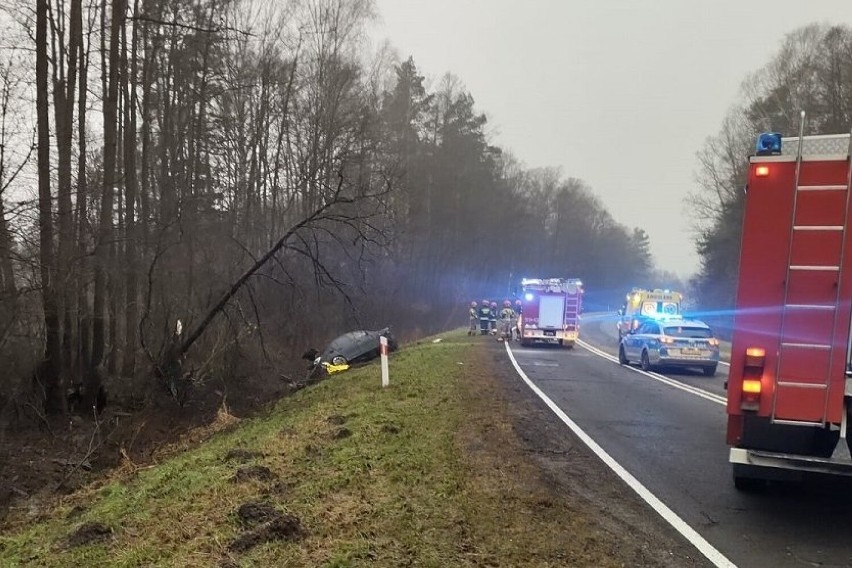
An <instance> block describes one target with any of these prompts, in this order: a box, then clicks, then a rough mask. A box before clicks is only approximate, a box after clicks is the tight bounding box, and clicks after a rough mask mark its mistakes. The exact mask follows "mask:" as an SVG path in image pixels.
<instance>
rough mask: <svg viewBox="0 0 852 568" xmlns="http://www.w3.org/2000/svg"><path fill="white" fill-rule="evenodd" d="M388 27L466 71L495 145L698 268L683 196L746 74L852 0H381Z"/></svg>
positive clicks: (415, 48) (409, 47)
mask: <svg viewBox="0 0 852 568" xmlns="http://www.w3.org/2000/svg"><path fill="white" fill-rule="evenodd" d="M377 7H378V11H379V17H380V22H379V23H378V25H377V26H376V35H377V37H378V38H381V39H388V40H389V41H390V42H391V43H392V44H393V45H394V46H395V47H396V48H397V50H398V52H399V55H400V57H401V58H403V59H404V58H406V57H408V56H409V55H412V56H414V60H415V63H416V64H417V65H418V68H419V69H420V72H421V73H423V74H425V75H426V76H427V77H431V78H437V77H439V76H440V75H443V74H444V73H445V72H448V71H449V72H451V73H453V74H455V75H457V76H458V77H459V78H460V79H461V80H462V81H463V82H464V84H465V86H466V87H467V89H468V90H469V91H470V92H471V93H472V94H473V96H474V98H475V100H476V102H477V105H478V107H479V109H480V110H481V111H484V112H485V113H486V114H487V115H488V118H489V122H490V129H491V131H492V132H493V133H494V141H495V142H496V143H497V144H498V145H500V146H503V147H506V148H509V149H511V150H512V151H513V152H514V154H515V155H516V156H517V157H518V158H519V159H521V160H522V161H524V162H525V163H526V164H527V165H528V166H532V167H538V166H559V167H561V168H562V170H563V172H564V173H565V174H566V175H568V176H574V177H579V178H582V179H584V180H586V181H587V182H588V183H589V184H590V185H591V186H592V188H593V189H594V191H595V192H596V193H597V194H598V195H599V196H600V197H601V198H602V199H603V201H604V203H605V204H606V206H607V207H608V208H609V210H610V212H611V213H612V214H613V216H614V217H615V218H616V219H617V220H618V221H620V222H622V223H624V224H626V225H628V226H631V227H632V226H639V227H642V228H644V229H645V230H646V231H648V233H649V235H650V236H651V241H652V250H653V252H654V256H655V259H656V261H657V264H658V265H659V266H660V267H661V268H664V269H667V270H672V271H675V272H678V273H679V274H681V275H687V274H691V273H692V272H694V271H695V270H696V269H697V268H698V256H697V254H696V253H695V249H694V246H693V244H692V240H691V233H690V219H689V218H688V217H686V216H685V214H684V213H685V207H684V202H683V199H684V196H685V195H686V194H687V193H688V192H689V191H691V190H693V189H694V188H695V183H694V172H695V170H696V168H697V162H696V153H697V152H700V151H701V148H702V145H703V142H704V140H705V138H706V137H707V136H709V135H712V134H715V133H716V132H717V130H718V129H719V127H720V126H721V122H722V118H723V116H724V114H725V112H726V111H727V109H728V108H729V107H730V106H731V105H732V104H733V103H735V102H736V100H737V97H738V93H739V87H740V83H741V82H742V80H743V79H745V77H746V75H747V74H748V73H750V72H751V71H755V70H757V69H758V68H760V67H762V66H763V65H764V64H765V63H767V62H768V61H769V59H770V58H771V57H772V56H773V54H774V53H775V52H776V51H777V49H778V47H779V45H780V42H781V39H782V38H783V36H784V35H785V34H786V33H787V32H789V31H792V30H793V29H795V28H796V27H799V26H801V25H805V24H809V23H812V22H826V23H832V24H835V23H836V24H840V23H844V24H852V0H775V1H771V0H767V1H765V2H748V1H744V0H712V1H711V0H705V1H699V0H644V1H642V0H584V1H568V0H524V1H521V0H377Z"/></svg>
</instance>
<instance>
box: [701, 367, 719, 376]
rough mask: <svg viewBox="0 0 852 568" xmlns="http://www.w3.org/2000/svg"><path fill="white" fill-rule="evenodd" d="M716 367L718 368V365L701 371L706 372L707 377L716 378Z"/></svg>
mask: <svg viewBox="0 0 852 568" xmlns="http://www.w3.org/2000/svg"><path fill="white" fill-rule="evenodd" d="M716 367H717V366H716V365H713V366H712V367H704V368H703V369H701V370H702V371H704V376H705V377H715V376H716Z"/></svg>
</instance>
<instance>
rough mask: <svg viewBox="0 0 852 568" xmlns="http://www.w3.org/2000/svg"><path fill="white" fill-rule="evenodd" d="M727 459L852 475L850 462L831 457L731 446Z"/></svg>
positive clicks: (772, 466)
mask: <svg viewBox="0 0 852 568" xmlns="http://www.w3.org/2000/svg"><path fill="white" fill-rule="evenodd" d="M729 461H730V462H731V463H733V464H742V465H748V466H755V467H768V468H778V469H787V470H790V469H792V470H798V471H807V472H812V473H829V474H835V475H847V476H852V463H850V462H845V461H838V460H834V459H831V458H818V457H811V456H801V455H793V454H783V453H776V452H764V451H759V450H746V449H744V448H731V453H730V458H729Z"/></svg>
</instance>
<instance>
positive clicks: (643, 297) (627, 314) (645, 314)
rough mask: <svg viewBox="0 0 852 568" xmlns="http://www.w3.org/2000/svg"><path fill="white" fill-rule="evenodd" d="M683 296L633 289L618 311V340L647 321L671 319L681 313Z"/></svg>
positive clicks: (667, 291)
mask: <svg viewBox="0 0 852 568" xmlns="http://www.w3.org/2000/svg"><path fill="white" fill-rule="evenodd" d="M682 302H683V296H682V295H681V294H680V293H679V292H672V291H671V290H660V289H659V288H658V289H656V290H643V289H641V288H633V290H631V291H630V293H629V294H627V297H626V298H625V302H624V305H623V306H622V307H621V309H620V310H619V311H618V316H619V317H618V322H617V323H616V327H617V328H618V340H619V341H621V338H622V337H624V336H625V335H627V334H628V333H630V331H631V330H635V329H636V328H638V327H639V324H641V323H642V322H643V321H645V320H647V319H659V318H671V317H675V316H679V315H680V313H681V308H680V306H681V303H682Z"/></svg>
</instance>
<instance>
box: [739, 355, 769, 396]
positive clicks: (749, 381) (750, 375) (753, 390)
mask: <svg viewBox="0 0 852 568" xmlns="http://www.w3.org/2000/svg"><path fill="white" fill-rule="evenodd" d="M745 355H746V356H745V361H744V363H743V367H744V368H743V384H742V391H743V396H742V400H741V402H740V408H742V409H743V410H757V409H758V406H759V405H760V391H761V386H762V385H761V379H762V378H763V367H764V365H765V364H766V349H764V348H763V347H749V348H748V349H746V352H745Z"/></svg>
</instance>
